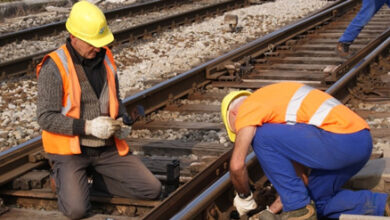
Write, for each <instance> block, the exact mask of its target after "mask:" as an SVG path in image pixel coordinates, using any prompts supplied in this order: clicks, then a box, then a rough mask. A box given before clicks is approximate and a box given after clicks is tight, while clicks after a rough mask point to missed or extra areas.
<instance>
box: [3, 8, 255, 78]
mask: <svg viewBox="0 0 390 220" xmlns="http://www.w3.org/2000/svg"><path fill="white" fill-rule="evenodd" d="M247 4H248V3H247V0H228V1H224V2H220V3H216V4H213V5H209V6H205V7H202V8H198V9H195V10H192V11H189V12H183V13H180V14H176V15H172V16H169V17H166V18H162V19H158V20H155V21H152V22H147V23H145V24H141V25H137V26H133V27H130V28H127V29H124V30H120V31H116V32H114V38H115V41H114V43H113V46H114V47H115V46H117V45H119V44H123V43H127V42H129V41H134V40H137V39H140V38H143V37H145V36H151V35H152V34H154V33H159V32H161V31H163V30H165V29H169V28H175V27H177V26H179V25H184V24H189V23H192V22H196V21H200V20H202V19H204V18H205V17H209V16H214V15H216V14H221V13H223V12H225V11H228V10H232V9H234V8H238V7H244V6H245V5H247ZM51 51H53V50H46V51H43V52H39V53H35V54H32V55H28V56H26V57H21V58H17V59H15V60H10V61H6V62H3V63H0V71H1V72H0V80H2V79H6V78H9V77H12V76H14V75H23V74H26V73H33V72H34V69H35V67H36V65H37V64H38V63H39V62H40V61H41V60H42V58H43V57H44V56H45V55H46V54H47V53H49V52H51Z"/></svg>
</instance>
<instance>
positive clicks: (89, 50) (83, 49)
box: [70, 35, 100, 59]
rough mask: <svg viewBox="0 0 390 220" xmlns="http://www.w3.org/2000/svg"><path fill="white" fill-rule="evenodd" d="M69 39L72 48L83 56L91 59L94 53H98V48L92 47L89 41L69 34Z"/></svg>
mask: <svg viewBox="0 0 390 220" xmlns="http://www.w3.org/2000/svg"><path fill="white" fill-rule="evenodd" d="M70 40H71V44H72V46H73V48H74V49H75V50H76V51H77V52H78V53H79V54H80V55H81V56H82V57H84V58H86V59H93V58H95V56H96V53H99V51H100V48H98V47H94V46H92V45H90V44H89V43H87V42H85V41H83V40H81V39H78V38H76V37H75V36H73V35H70Z"/></svg>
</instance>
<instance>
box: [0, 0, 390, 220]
mask: <svg viewBox="0 0 390 220" xmlns="http://www.w3.org/2000/svg"><path fill="white" fill-rule="evenodd" d="M356 2H357V1H345V2H341V3H340V4H338V5H337V6H334V7H332V8H329V9H327V10H324V11H321V12H319V13H318V14H315V15H313V16H311V17H310V18H306V19H303V20H301V21H299V22H297V23H296V24H294V25H290V26H288V27H285V28H283V29H281V30H279V31H277V32H273V33H271V34H269V35H267V36H265V37H263V38H260V39H258V40H255V41H253V42H252V43H250V44H248V45H245V46H243V47H241V48H239V49H237V50H234V51H231V52H229V53H227V54H225V55H223V56H221V57H218V58H216V59H214V60H211V61H209V62H207V63H205V64H203V65H201V66H198V67H196V68H194V69H192V70H190V71H188V72H185V73H183V74H180V75H178V76H176V77H174V78H172V79H169V80H167V81H165V82H162V83H159V84H157V85H155V86H153V87H151V88H149V89H146V90H144V91H142V92H139V93H137V94H135V95H134V96H131V97H128V98H126V99H125V100H124V103H125V105H126V107H127V108H128V110H131V109H132V108H134V107H135V106H136V105H139V104H140V105H143V106H144V107H145V110H146V114H147V115H148V116H147V117H146V118H144V119H143V120H141V121H139V122H137V123H136V124H135V125H134V127H133V130H134V131H135V132H138V133H137V134H138V136H139V137H138V138H132V139H131V138H129V139H128V140H127V141H128V142H129V144H130V145H131V146H132V147H133V150H134V153H135V154H138V155H139V156H140V157H141V158H143V160H144V161H145V163H146V164H147V166H148V167H149V168H150V169H151V170H152V171H153V173H155V174H156V175H157V176H158V177H159V179H160V180H161V181H163V183H164V184H165V188H166V189H168V191H170V190H171V189H172V190H173V189H175V188H176V187H177V186H178V185H181V187H180V188H179V189H177V190H175V191H174V192H173V193H171V194H170V195H169V196H168V197H167V198H165V199H164V200H163V201H161V202H160V201H157V202H156V201H152V202H151V201H139V200H132V199H124V198H107V197H99V196H96V197H94V198H93V201H94V203H95V206H94V207H99V208H101V207H103V208H102V209H99V211H100V213H107V214H111V215H115V218H118V219H119V218H120V217H118V216H117V215H124V216H132V217H134V218H143V219H160V218H161V217H162V216H163V218H166V219H168V218H173V219H187V218H192V219H205V218H209V219H226V218H228V217H230V215H231V214H232V210H233V208H232V206H231V204H232V203H231V201H232V199H233V190H232V188H231V185H230V182H229V177H228V175H229V174H228V173H227V170H228V161H229V157H230V154H231V152H230V149H231V147H232V145H231V143H229V142H227V140H226V135H225V134H224V130H223V125H222V123H221V122H220V119H219V102H220V100H221V99H222V98H223V96H224V95H225V94H226V93H227V92H228V91H229V90H230V89H231V88H245V89H255V88H259V87H262V86H264V85H267V84H269V83H272V82H276V81H281V80H298V81H303V82H305V83H307V84H310V85H312V86H314V87H317V88H320V89H322V90H326V91H327V92H329V93H331V94H333V95H334V96H336V97H337V98H338V99H339V100H342V101H343V102H345V103H347V104H348V105H351V107H353V108H355V110H357V112H358V113H361V114H363V113H362V112H363V110H362V111H360V110H359V109H357V108H356V103H360V101H361V100H357V99H355V101H353V100H354V99H353V97H365V98H366V101H367V100H369V101H372V100H378V94H382V97H380V98H381V100H380V103H378V104H381V103H386V101H387V102H389V101H388V99H389V91H388V84H385V83H383V82H380V81H378V79H379V78H380V79H382V78H383V77H382V76H384V75H386V74H387V71H388V70H389V69H388V68H389V63H388V58H387V53H388V50H389V49H388V47H389V46H388V44H389V43H388V40H387V38H388V36H387V32H386V30H383V31H382V32H380V33H378V32H375V33H371V34H370V32H369V31H368V33H367V32H366V30H370V29H371V28H369V27H372V29H374V30H377V28H376V27H375V24H376V23H380V22H381V21H382V20H381V19H382V18H383V19H389V16H390V15H389V13H390V12H389V11H388V10H387V9H385V10H383V11H381V12H380V13H378V14H377V15H378V16H375V17H374V19H373V20H372V21H373V22H370V23H369V24H368V25H367V29H364V30H363V32H362V34H361V35H360V36H359V38H358V40H357V42H360V41H362V42H366V43H362V44H359V43H357V44H356V45H354V47H352V49H354V55H353V56H352V57H350V58H349V59H345V60H341V59H337V58H336V56H335V51H334V47H335V45H336V41H337V38H338V37H339V36H340V35H341V33H342V31H343V30H344V28H345V27H346V25H347V24H348V19H351V18H352V17H353V12H350V10H352V9H353V8H354V7H356V6H357V5H356ZM355 12H356V10H355ZM385 21H386V20H385ZM371 25H373V26H371ZM382 26H383V25H382ZM331 30H333V31H334V32H333V33H334V34H333V35H331V36H328V37H327V38H325V37H324V34H325V35H326V34H327V33H332V32H331ZM337 30H338V31H337ZM378 35H379V37H380V39H377V38H376V36H378ZM324 38H325V39H327V40H329V41H325V42H323V41H322V40H321V39H324ZM364 40H366V41H364ZM385 40H386V41H385ZM375 42H376V43H375ZM313 45H315V46H313ZM359 45H360V46H361V47H358V46H359ZM379 46H381V47H379ZM375 48H380V49H375ZM373 50H374V52H375V53H377V54H376V55H373V53H372V52H371V51H373ZM326 54H328V56H325V55H326ZM318 57H320V58H318ZM332 57H333V58H334V59H333V60H332V59H330V58H332ZM315 58H317V59H315ZM359 59H360V60H359ZM320 60H323V61H324V62H321V61H320ZM362 60H363V61H362ZM375 61H378V62H375ZM347 64H348V65H347ZM313 66H314V67H315V68H314V67H313ZM329 66H330V67H334V68H330V69H331V70H330V71H324V69H326V67H329ZM328 69H329V68H328ZM297 70H299V71H297ZM351 71H357V72H356V73H350V72H351ZM371 71H373V72H371ZM281 73H283V74H281ZM361 73H363V75H362V76H360V74H361ZM344 74H346V75H344ZM358 75H359V77H358ZM342 76H343V77H342ZM340 77H342V78H341V81H339V79H340ZM367 77H368V78H367ZM378 77H379V78H378ZM381 77H382V78H381ZM367 79H368V80H367ZM346 85H347V86H348V87H345V86H346ZM351 91H352V93H350V92H351ZM378 91H380V92H381V93H379V92H378ZM375 93H376V94H375ZM373 94H374V97H372V96H373ZM386 95H387V96H386ZM375 98H376V99H375ZM357 106H359V105H357ZM378 109H379V108H378ZM365 111H366V113H365V114H367V115H369V116H370V117H372V116H376V117H378V118H381V117H385V116H386V113H378V114H376V113H374V112H367V110H365ZM163 115H169V116H170V117H169V118H168V119H165V118H164V117H163ZM188 116H190V117H188ZM193 116H195V119H194V117H193ZM197 116H199V117H197ZM363 116H364V115H363ZM386 117H387V116H386ZM370 120H371V118H370ZM373 121H375V120H373ZM143 131H145V132H150V133H153V134H154V136H155V138H152V139H150V138H149V139H143V138H142V137H143V136H142V132H143ZM179 131H184V135H182V136H180V137H171V136H170V135H172V134H174V133H177V132H179ZM372 132H373V134H374V139H376V140H378V138H386V137H387V138H388V134H389V129H388V127H387V128H375V127H374V128H373V129H372ZM205 139H206V141H205ZM210 155H212V156H211V157H210ZM380 156H381V152H380V151H376V152H375V154H374V156H373V157H380ZM247 160H248V161H249V162H250V166H249V167H250V169H251V171H250V174H251V178H252V181H253V182H254V183H255V186H256V187H257V188H256V189H257V190H258V192H259V194H261V193H263V194H264V193H267V192H268V191H266V190H264V188H265V187H264V184H266V179H265V177H264V176H263V174H261V173H259V172H257V171H256V170H259V165H258V163H257V162H256V160H255V158H254V157H253V155H249V156H248V158H247ZM178 161H179V162H180V165H179V163H178ZM47 168H48V164H47V161H46V160H45V155H44V153H43V152H42V149H41V140H40V137H38V138H35V139H33V140H31V141H29V142H26V143H24V144H22V145H19V146H17V147H15V148H11V149H9V150H7V151H4V152H2V153H0V173H1V175H0V186H1V192H0V198H2V199H3V201H4V204H6V205H7V206H11V207H15V206H17V207H29V208H31V207H34V208H35V209H40V208H45V209H46V210H51V209H56V197H55V194H54V193H52V192H51V191H50V189H49V188H48V187H47V184H48V183H47V176H48V172H47ZM178 168H180V172H178ZM252 168H253V170H252ZM178 173H180V176H178V175H177V174H178ZM23 174H24V175H23ZM21 175H23V176H21ZM32 188H35V189H32ZM269 202H270V201H264V204H266V203H269ZM2 208H3V209H7V207H6V206H4V207H2ZM0 211H1V209H0ZM13 211H15V212H17V209H12V210H11V211H10V212H5V214H4V215H3V216H2V217H5V218H6V217H7V216H10V218H12V213H13ZM95 211H96V210H95ZM30 215H32V214H31V213H30ZM40 218H41V219H42V216H41V217H40Z"/></svg>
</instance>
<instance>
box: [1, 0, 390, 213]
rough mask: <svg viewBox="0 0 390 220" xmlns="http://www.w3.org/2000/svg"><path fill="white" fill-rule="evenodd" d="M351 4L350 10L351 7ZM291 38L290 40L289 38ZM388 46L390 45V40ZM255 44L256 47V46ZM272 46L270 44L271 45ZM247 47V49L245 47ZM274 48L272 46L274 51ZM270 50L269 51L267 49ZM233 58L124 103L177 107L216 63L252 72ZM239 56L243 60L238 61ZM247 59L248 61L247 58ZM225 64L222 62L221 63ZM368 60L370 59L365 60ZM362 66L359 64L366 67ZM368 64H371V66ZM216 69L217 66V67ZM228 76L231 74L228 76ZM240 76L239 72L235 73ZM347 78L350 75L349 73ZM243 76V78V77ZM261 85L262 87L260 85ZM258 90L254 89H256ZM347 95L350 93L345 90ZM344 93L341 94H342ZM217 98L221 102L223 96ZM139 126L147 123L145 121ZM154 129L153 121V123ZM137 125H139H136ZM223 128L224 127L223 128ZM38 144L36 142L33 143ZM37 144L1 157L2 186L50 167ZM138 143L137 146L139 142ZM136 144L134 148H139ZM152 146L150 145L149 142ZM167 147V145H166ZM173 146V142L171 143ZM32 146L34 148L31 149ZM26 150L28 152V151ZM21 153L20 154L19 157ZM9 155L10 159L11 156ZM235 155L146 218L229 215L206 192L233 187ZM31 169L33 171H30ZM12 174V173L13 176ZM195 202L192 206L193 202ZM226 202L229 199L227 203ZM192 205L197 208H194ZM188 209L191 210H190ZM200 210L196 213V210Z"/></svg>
mask: <svg viewBox="0 0 390 220" xmlns="http://www.w3.org/2000/svg"><path fill="white" fill-rule="evenodd" d="M351 2H352V1H347V2H344V3H343V4H344V6H345V7H346V8H348V7H349V6H350V4H352V3H351ZM347 5H348V7H347ZM331 14H333V16H334V14H335V13H334V10H333V9H332V10H331ZM288 38H289V37H286V39H288ZM385 42H387V44H386V45H388V40H386V41H385ZM293 43H294V42H293V41H290V43H289V44H293ZM252 45H253V44H252ZM268 45H270V44H268ZM244 47H245V46H244ZM272 48H273V47H271V49H272ZM386 48H387V46H386V47H384V48H383V49H381V51H380V52H378V53H383V52H384V51H386ZM267 49H268V48H267ZM252 51H254V52H255V53H257V52H256V51H255V50H254V49H253V50H252ZM231 55H232V58H228V57H226V56H223V57H224V58H223V59H222V58H217V59H215V60H212V61H209V62H207V63H205V64H203V65H200V66H198V67H196V68H194V69H192V70H190V71H187V72H186V73H183V74H180V75H178V76H176V77H174V78H172V79H170V80H167V81H165V82H162V83H160V84H158V85H155V86H153V87H151V88H149V89H147V90H145V91H142V92H140V93H137V94H136V95H134V96H132V97H128V98H126V99H125V100H124V104H125V105H126V107H127V109H128V110H130V109H133V108H134V107H135V106H136V105H143V106H144V107H145V113H147V114H148V113H151V112H153V111H156V110H158V109H160V108H162V107H164V106H166V105H169V104H171V105H172V104H174V100H176V99H178V98H181V97H184V96H187V95H190V96H191V95H193V96H196V95H197V92H198V91H199V90H198V89H199V88H202V87H204V86H205V85H207V84H210V83H211V81H210V80H208V79H207V78H206V75H207V74H206V72H207V71H208V70H210V68H209V67H211V66H213V65H214V64H217V65H219V64H221V63H223V62H225V61H226V60H229V61H230V62H231V61H233V62H236V61H237V62H239V61H242V60H244V61H245V62H242V63H241V64H245V65H244V66H239V68H238V69H237V72H240V71H241V74H243V75H245V74H244V73H246V71H247V69H251V67H250V65H248V66H246V65H247V64H250V62H249V61H250V60H251V59H252V58H250V57H249V58H248V56H241V57H240V56H238V55H237V54H235V53H234V54H233V53H231ZM237 57H240V58H239V59H238V60H237ZM243 58H245V59H243ZM365 59H367V60H371V61H372V60H373V59H375V57H371V58H370V57H366V58H365ZM220 61H222V62H220ZM365 61H366V60H365ZM363 63H364V62H362V63H359V64H363ZM367 65H368V64H367ZM214 67H215V65H214ZM356 69H362V70H364V69H366V66H364V67H357V68H356ZM227 74H228V73H227ZM234 74H236V73H234ZM347 75H349V74H348V73H347ZM347 75H345V76H344V77H350V78H351V79H354V80H355V81H357V80H356V79H355V76H347ZM239 76H240V77H241V75H239ZM266 84H269V82H265V83H264V85H266ZM341 84H344V85H352V84H353V83H350V82H343V83H341ZM256 85H258V84H256ZM253 88H254V87H253ZM323 89H326V87H323ZM332 90H334V91H337V92H332V94H333V93H337V94H335V96H336V95H337V97H339V95H338V93H339V91H341V90H342V89H341V88H337V89H336V88H333V87H331V88H330V89H328V90H327V91H328V92H331V91H332ZM345 92H347V90H345ZM341 93H342V92H340V94H341ZM216 98H218V99H220V97H217V96H216ZM180 107H182V106H177V108H180ZM139 123H143V122H142V121H141V122H139ZM150 123H151V125H152V126H153V122H150ZM135 126H136V125H135ZM221 127H222V126H221ZM213 129H218V128H217V127H213ZM377 131H378V133H379V134H382V135H385V134H386V132H388V130H377ZM33 142H35V143H33ZM33 142H30V143H29V144H27V143H26V144H24V145H23V146H17V147H15V148H11V149H10V150H8V151H5V152H3V153H1V154H0V173H1V175H0V185H3V184H5V183H7V182H9V181H10V180H11V179H14V178H15V177H16V176H20V175H22V174H23V173H25V172H26V171H28V170H31V169H32V168H31V167H34V168H35V167H37V166H41V165H44V164H46V162H45V161H41V159H42V155H43V154H42V148H41V139H40V137H39V138H36V139H34V141H33ZM135 142H139V140H135ZM135 144H136V143H135ZM135 144H134V145H135ZM148 144H150V143H148ZM163 144H164V143H163ZM168 144H169V143H168ZM30 145H31V146H30ZM24 148H25V149H24ZM18 154H19V155H18ZM8 156H9V157H8ZM230 156H231V151H229V152H226V153H225V154H223V155H222V156H221V157H220V158H218V160H216V161H215V162H214V163H212V164H211V166H209V167H208V168H207V169H205V170H204V171H202V172H201V173H199V174H198V175H197V176H195V177H194V178H193V179H192V180H191V181H189V182H187V183H185V184H184V185H183V186H181V187H180V188H179V189H178V190H177V191H175V192H174V193H172V194H171V195H170V196H169V197H168V198H166V199H165V200H164V201H163V202H162V203H161V204H160V205H158V206H157V204H158V202H156V204H154V205H155V206H154V207H155V208H153V210H151V211H150V212H149V213H148V214H147V216H145V219H158V218H160V217H161V216H164V217H167V218H168V217H171V216H175V215H176V214H177V211H178V210H181V209H183V208H184V209H183V210H188V211H184V212H185V213H183V212H181V214H178V215H180V216H181V215H183V216H184V215H186V213H196V215H203V214H205V215H207V216H210V217H213V218H214V217H215V218H218V217H220V216H222V215H224V214H225V213H223V212H221V211H220V210H219V209H218V204H216V203H215V202H213V201H211V199H212V198H211V197H214V196H211V197H208V196H207V195H206V194H205V193H204V192H206V191H204V190H207V188H208V187H209V186H213V188H215V189H219V190H222V191H226V190H227V188H229V186H227V185H225V184H226V182H225V181H226V177H225V180H224V181H222V180H221V182H217V181H218V178H220V177H222V176H225V175H228V174H227V171H228V164H229V158H230ZM25 163H26V164H28V166H26V167H24V166H25V165H24V164H25ZM28 167H30V168H28ZM13 169H14V170H18V172H17V173H13V172H14V170H13ZM11 173H12V174H11ZM207 192H210V194H211V195H218V194H220V192H217V191H214V190H212V191H207ZM193 198H196V201H192V200H193ZM191 201H192V202H195V203H190V202H191ZM225 201H226V200H225ZM192 206H194V207H193V208H192ZM187 208H188V209H187ZM195 210H196V211H195Z"/></svg>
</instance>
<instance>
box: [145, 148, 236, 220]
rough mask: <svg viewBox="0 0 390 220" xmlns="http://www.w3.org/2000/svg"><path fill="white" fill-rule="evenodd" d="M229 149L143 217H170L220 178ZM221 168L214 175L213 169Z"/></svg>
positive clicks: (224, 170)
mask: <svg viewBox="0 0 390 220" xmlns="http://www.w3.org/2000/svg"><path fill="white" fill-rule="evenodd" d="M231 153H232V152H231V151H228V152H226V153H225V154H223V155H222V156H221V157H219V158H218V160H216V161H215V162H214V163H212V164H211V165H210V166H209V167H208V168H207V169H206V170H204V171H203V172H201V173H199V174H198V175H196V176H195V177H194V178H193V179H192V180H191V181H190V182H187V183H186V184H184V185H183V186H181V187H179V189H178V190H176V191H175V192H174V193H172V194H171V195H170V196H169V197H168V198H166V199H165V200H164V201H163V203H161V204H160V205H159V206H156V207H155V208H154V209H152V210H151V211H150V212H149V213H148V214H147V215H146V216H145V217H143V219H145V220H147V219H151V220H152V219H153V220H154V219H159V218H161V216H164V218H170V217H171V216H173V215H174V214H176V213H177V211H178V210H180V209H181V208H183V207H184V206H185V205H186V204H187V203H188V202H190V201H191V200H192V199H193V198H195V196H196V195H198V194H200V193H201V192H202V191H203V190H204V189H205V188H206V187H208V186H209V185H210V184H211V183H212V182H214V181H213V180H215V179H218V178H220V177H221V176H222V175H224V174H225V173H226V172H227V167H226V166H225V165H224V163H225V162H226V161H228V160H229V158H230V157H231ZM217 169H221V170H222V171H223V172H221V173H220V175H219V176H217V175H216V173H215V170H217Z"/></svg>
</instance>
